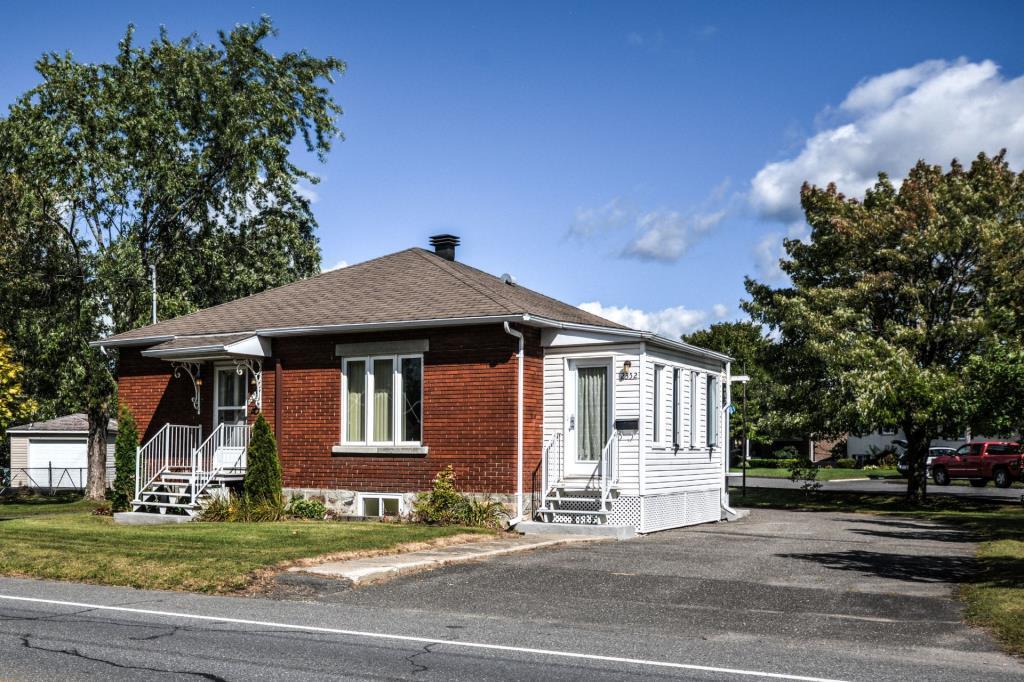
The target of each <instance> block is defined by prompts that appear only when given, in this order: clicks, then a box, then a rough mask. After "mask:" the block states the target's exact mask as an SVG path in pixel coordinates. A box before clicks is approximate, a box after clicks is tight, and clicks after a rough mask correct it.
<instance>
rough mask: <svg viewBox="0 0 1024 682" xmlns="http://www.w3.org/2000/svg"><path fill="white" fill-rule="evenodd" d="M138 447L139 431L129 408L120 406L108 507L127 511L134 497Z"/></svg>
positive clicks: (118, 510) (117, 510) (116, 510)
mask: <svg viewBox="0 0 1024 682" xmlns="http://www.w3.org/2000/svg"><path fill="white" fill-rule="evenodd" d="M138 449H139V432H138V431H137V430H136V428H135V417H133V416H132V412H131V410H129V409H128V408H127V407H125V406H124V405H122V406H121V410H120V412H118V415H117V438H116V439H115V441H114V487H113V489H111V491H110V509H111V510H112V511H115V512H120V511H127V510H128V509H129V508H130V507H131V504H132V499H133V498H134V497H135V456H136V453H137V452H138Z"/></svg>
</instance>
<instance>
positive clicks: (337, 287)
mask: <svg viewBox="0 0 1024 682" xmlns="http://www.w3.org/2000/svg"><path fill="white" fill-rule="evenodd" d="M519 314H529V315H534V316H538V317H545V318H548V319H552V320H557V321H559V322H571V323H578V324H586V325H594V326H599V327H610V328H613V329H626V327H623V326H622V325H620V324H617V323H615V322H612V321H610V320H606V319H604V318H602V317H598V316H597V315H592V314H591V313H588V312H585V311H583V310H581V309H579V308H577V307H575V306H571V305H568V304H566V303H562V302H561V301H556V300H555V299H553V298H550V297H548V296H544V295H543V294H540V293H537V292H536V291H532V290H530V289H527V288H525V287H522V286H519V285H516V284H507V283H505V282H504V281H503V280H501V279H500V278H498V277H495V276H493V275H489V274H487V273H486V272H483V271H481V270H477V269H476V268H473V267H470V266H468V265H465V264H464V263H458V262H452V261H448V260H445V259H444V258H441V257H439V256H437V255H435V254H434V253H431V252H430V251H426V250H424V249H418V248H413V249H406V250H405V251H399V252H398V253H393V254H390V255H387V256H382V257H380V258H375V259H373V260H369V261H365V262H363V263H358V264H356V265H351V266H349V267H346V268H340V269H338V270H331V271H329V272H325V273H322V274H320V275H317V276H315V277H311V278H309V279H305V280H302V281H299V282H293V283H292V284H286V285H285V286H282V287H277V288H276V289H269V290H267V291H264V292H261V293H258V294H253V295H252V296H247V297H246V298H241V299H238V300H236V301H231V302H229V303H223V304H221V305H218V306H214V307H212V308H206V309H204V310H199V311H197V312H194V313H192V314H190V315H183V316H182V317H176V318H174V319H171V320H166V321H164V322H158V323H157V324H152V325H148V326H146V327H140V328H138V329H133V330H131V331H128V332H124V333H121V334H117V335H115V336H112V337H110V338H108V339H106V341H127V340H131V339H143V338H149V337H177V336H194V335H203V334H234V333H239V332H253V331H256V330H258V329H262V330H268V329H287V328H295V327H316V326H327V325H345V324H373V323H384V322H400V321H412V320H435V319H437V320H444V319H457V318H467V317H491V316H505V315H519Z"/></svg>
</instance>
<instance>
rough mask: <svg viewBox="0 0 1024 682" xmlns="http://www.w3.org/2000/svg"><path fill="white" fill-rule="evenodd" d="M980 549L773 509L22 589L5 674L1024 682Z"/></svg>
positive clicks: (4, 621) (1, 659)
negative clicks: (510, 541)
mask: <svg viewBox="0 0 1024 682" xmlns="http://www.w3.org/2000/svg"><path fill="white" fill-rule="evenodd" d="M974 540H975V538H972V537H970V536H969V535H968V534H966V533H965V531H963V530H953V529H949V528H944V527H941V526H935V525H932V524H928V523H924V522H919V521H907V520H900V519H891V518H885V519H881V518H874V517H869V516H858V515H850V514H820V513H819V514H809V513H801V512H781V511H758V512H755V513H754V515H753V516H752V517H751V518H749V519H746V520H744V521H741V522H739V523H735V524H728V525H724V524H718V525H709V526H699V527H695V528H690V529H683V530H679V531H670V532H666V533H658V534H654V535H651V536H647V537H644V538H639V539H636V540H631V541H628V542H620V543H595V544H589V545H576V546H566V547H560V548H554V549H547V550H540V551H535V552H530V553H525V554H519V555H513V556H507V557H502V558H498V559H494V560H491V561H486V562H481V563H478V564H466V565H461V566H452V567H449V568H445V569H441V570H437V571H433V572H429V573H423V574H419V575H412V576H406V577H403V578H399V579H397V580H394V581H392V582H389V583H384V584H380V585H375V586H368V587H361V588H357V589H347V588H346V586H345V585H344V584H340V583H338V582H335V581H330V580H326V579H320V578H311V577H310V578H303V577H299V578H295V577H290V578H288V581H287V582H286V583H282V584H281V585H280V586H279V587H278V588H277V589H276V590H275V591H274V592H273V593H272V594H271V595H270V596H268V597H261V598H236V597H207V596H199V595H191V594H180V593H166V592H148V591H137V590H131V589H125V588H105V587H97V586H87V585H69V584H60V583H47V582H42V581H31V580H19V579H11V578H4V579H0V679H5V680H7V679H12V680H54V679H60V680H76V679H96V678H99V679H147V680H159V679H194V678H203V679H210V680H221V679H224V680H239V679H282V680H284V679H300V680H317V679H428V680H429V679H473V680H490V679H517V680H519V679H526V680H529V679H542V678H543V679H545V680H551V679H559V680H562V679H567V680H576V679H581V680H582V679H586V680H606V679H607V680H611V679H615V680H621V679H632V678H640V677H644V678H659V677H664V678H672V679H689V680H734V679H765V676H764V675H759V674H757V673H772V674H774V675H777V676H778V677H776V678H775V679H799V678H800V677H801V676H802V677H804V678H811V679H833V680H909V679H926V680H934V681H936V682H942V681H945V680H949V681H954V680H955V681H956V682H962V681H963V680H974V679H985V680H986V681H988V682H1000V681H1002V680H1011V679H1012V680H1019V679H1021V676H1022V675H1024V667H1022V666H1021V665H1020V664H1019V663H1018V662H1016V661H1015V660H1013V659H1011V658H1009V657H1007V656H1005V655H1003V654H1001V653H999V652H998V651H997V649H996V648H995V646H994V644H993V642H992V641H991V639H990V638H989V637H988V636H987V635H986V634H985V633H984V632H982V631H980V630H977V629H974V628H970V627H967V626H965V625H963V624H962V623H961V615H962V614H961V607H960V605H959V603H958V602H957V601H956V600H955V598H954V589H955V583H956V582H957V581H959V580H970V579H971V577H972V575H974V573H975V571H976V566H975V564H974V559H973V550H974V544H973V542H974ZM10 597H17V598H19V599H10ZM26 598H27V599H42V600H48V601H24V599H26ZM52 601H63V602H67V603H65V604H55V603H51V602H52ZM98 607H107V608H98ZM111 607H112V608H113V610H112V609H111ZM498 647H502V648H498ZM536 649H543V650H547V651H536ZM567 653H568V654H575V655H576V656H575V657H570V656H566V655H565V654H567ZM622 659H630V660H622Z"/></svg>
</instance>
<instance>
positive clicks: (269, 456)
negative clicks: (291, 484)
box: [242, 414, 282, 509]
mask: <svg viewBox="0 0 1024 682" xmlns="http://www.w3.org/2000/svg"><path fill="white" fill-rule="evenodd" d="M246 460H247V463H246V469H245V481H244V482H243V484H242V486H243V489H244V490H245V494H244V498H245V499H246V500H248V501H249V503H250V504H252V505H259V504H263V503H266V504H269V505H271V506H272V507H274V508H276V509H281V487H282V482H281V460H280V459H279V458H278V456H277V442H276V441H275V440H274V434H273V433H271V432H270V424H268V423H267V420H266V419H264V418H263V415H262V414H261V415H260V416H259V417H257V418H256V423H255V424H254V425H253V427H252V437H251V438H250V439H249V449H248V451H247V452H246Z"/></svg>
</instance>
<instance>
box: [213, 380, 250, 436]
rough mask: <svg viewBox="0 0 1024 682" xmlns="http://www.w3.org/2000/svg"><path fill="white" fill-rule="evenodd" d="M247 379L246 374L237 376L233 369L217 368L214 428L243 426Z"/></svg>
mask: <svg viewBox="0 0 1024 682" xmlns="http://www.w3.org/2000/svg"><path fill="white" fill-rule="evenodd" d="M248 379H249V373H248V372H243V373H242V374H239V373H238V371H237V370H236V369H235V368H234V367H218V368H217V377H216V381H215V383H216V386H215V387H214V388H215V389H216V398H217V400H216V405H214V415H213V416H214V424H213V426H214V428H216V427H217V426H219V425H220V424H229V425H241V424H245V422H246V412H247V410H246V398H247V394H246V392H247V390H248V388H249V387H248V385H247V384H248Z"/></svg>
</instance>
